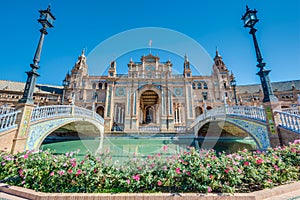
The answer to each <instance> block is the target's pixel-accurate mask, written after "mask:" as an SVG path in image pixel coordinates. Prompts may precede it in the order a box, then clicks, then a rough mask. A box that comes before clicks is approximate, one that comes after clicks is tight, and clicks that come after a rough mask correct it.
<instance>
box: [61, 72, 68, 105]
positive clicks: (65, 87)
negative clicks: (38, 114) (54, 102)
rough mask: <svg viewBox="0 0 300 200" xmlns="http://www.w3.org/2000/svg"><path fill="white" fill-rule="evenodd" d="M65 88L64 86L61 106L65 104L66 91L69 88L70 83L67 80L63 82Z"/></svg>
mask: <svg viewBox="0 0 300 200" xmlns="http://www.w3.org/2000/svg"><path fill="white" fill-rule="evenodd" d="M63 86H64V89H63V93H62V97H61V104H64V101H65V94H66V89H67V87H68V86H69V81H67V79H66V78H65V79H64V80H63Z"/></svg>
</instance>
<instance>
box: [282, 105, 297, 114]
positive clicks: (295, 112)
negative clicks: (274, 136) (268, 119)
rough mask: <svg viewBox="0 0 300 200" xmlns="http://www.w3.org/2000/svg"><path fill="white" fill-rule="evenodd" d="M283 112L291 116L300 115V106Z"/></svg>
mask: <svg viewBox="0 0 300 200" xmlns="http://www.w3.org/2000/svg"><path fill="white" fill-rule="evenodd" d="M282 112H286V113H291V114H294V115H300V105H299V106H295V107H291V108H283V109H282Z"/></svg>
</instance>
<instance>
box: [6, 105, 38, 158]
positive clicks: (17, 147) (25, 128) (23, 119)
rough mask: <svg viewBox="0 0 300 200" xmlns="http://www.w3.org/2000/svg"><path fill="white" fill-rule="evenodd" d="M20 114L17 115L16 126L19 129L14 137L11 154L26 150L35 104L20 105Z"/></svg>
mask: <svg viewBox="0 0 300 200" xmlns="http://www.w3.org/2000/svg"><path fill="white" fill-rule="evenodd" d="M18 108H19V110H20V111H21V113H20V114H18V115H17V119H16V124H17V125H18V129H17V131H16V132H15V135H14V137H13V141H12V146H11V149H10V152H11V153H17V152H22V151H24V150H26V143H27V137H28V134H29V130H30V120H31V115H32V112H33V109H34V105H33V104H19V105H18Z"/></svg>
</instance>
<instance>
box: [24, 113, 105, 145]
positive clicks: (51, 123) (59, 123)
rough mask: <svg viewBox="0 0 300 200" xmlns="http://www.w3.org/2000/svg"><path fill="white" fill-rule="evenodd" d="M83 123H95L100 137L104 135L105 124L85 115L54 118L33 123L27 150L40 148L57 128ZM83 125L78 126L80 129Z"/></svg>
mask: <svg viewBox="0 0 300 200" xmlns="http://www.w3.org/2000/svg"><path fill="white" fill-rule="evenodd" d="M76 122H77V123H83V122H85V123H86V124H90V125H93V126H94V127H95V128H96V129H97V130H98V131H99V137H100V138H103V136H104V126H103V124H101V123H99V122H97V121H95V120H92V119H89V118H83V117H74V118H54V119H50V120H47V121H43V122H36V123H32V124H31V126H30V129H29V134H28V139H27V142H26V147H25V150H38V149H39V148H40V146H41V144H42V143H43V141H44V140H45V138H46V137H47V136H48V135H50V134H51V133H53V132H54V131H55V130H57V129H59V128H61V127H64V126H66V125H68V124H71V123H76ZM81 127H82V126H80V125H79V126H78V127H76V129H77V130H79V131H80V129H81Z"/></svg>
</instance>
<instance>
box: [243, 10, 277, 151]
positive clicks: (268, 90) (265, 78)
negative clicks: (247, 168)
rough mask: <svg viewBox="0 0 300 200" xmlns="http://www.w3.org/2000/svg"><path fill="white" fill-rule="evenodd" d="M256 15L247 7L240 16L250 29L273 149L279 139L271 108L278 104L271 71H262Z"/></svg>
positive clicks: (245, 25)
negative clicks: (271, 81) (271, 80)
mask: <svg viewBox="0 0 300 200" xmlns="http://www.w3.org/2000/svg"><path fill="white" fill-rule="evenodd" d="M256 13H257V10H255V9H254V10H250V9H249V7H248V6H246V13H245V14H244V15H243V16H242V20H243V21H244V27H245V28H250V32H249V33H250V34H251V35H252V37H253V42H254V48H255V53H256V58H257V62H258V64H257V65H256V66H257V67H258V68H259V71H258V72H257V75H259V77H260V81H261V86H262V90H263V93H264V99H263V105H264V109H265V115H266V124H267V130H268V135H269V139H270V145H271V146H272V147H275V146H278V145H280V139H279V135H278V132H277V129H276V126H275V120H274V114H273V109H274V108H273V107H275V106H278V104H277V103H276V102H278V99H277V97H276V96H275V95H274V93H273V90H272V87H271V83H270V78H269V72H270V71H271V70H266V69H264V67H265V65H266V63H264V62H263V58H262V55H261V52H260V50H259V47H258V42H257V39H256V35H255V33H256V31H257V29H255V28H254V26H255V24H256V23H257V22H258V21H259V19H258V18H257V16H256Z"/></svg>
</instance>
